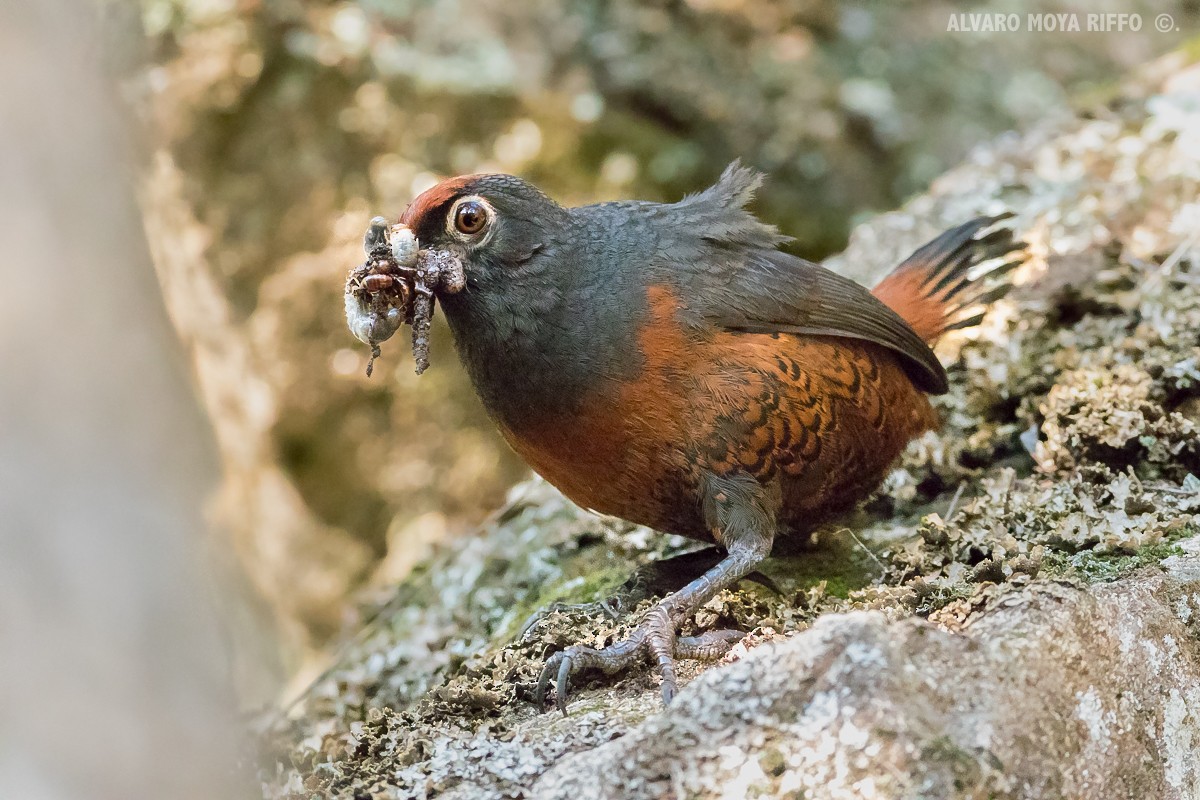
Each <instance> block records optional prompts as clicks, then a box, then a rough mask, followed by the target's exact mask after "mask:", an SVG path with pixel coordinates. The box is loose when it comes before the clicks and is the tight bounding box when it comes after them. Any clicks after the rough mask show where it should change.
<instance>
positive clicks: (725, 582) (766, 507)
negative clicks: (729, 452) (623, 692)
mask: <svg viewBox="0 0 1200 800" xmlns="http://www.w3.org/2000/svg"><path fill="white" fill-rule="evenodd" d="M704 494H705V497H704V511H705V516H706V518H707V519H708V521H709V522H710V524H711V525H712V526H713V529H714V530H715V531H717V532H718V533H719V534H720V536H719V538H720V539H721V541H722V542H723V543H724V545H725V547H726V549H727V550H728V555H727V556H726V557H725V558H724V559H723V560H721V562H720V563H718V564H717V565H716V566H714V567H712V568H711V569H709V570H707V571H706V572H705V573H704V574H703V575H701V576H700V577H699V578H696V579H695V580H693V581H691V582H690V583H688V584H687V585H686V586H684V587H683V588H682V589H680V590H679V591H677V592H675V593H674V594H672V595H670V596H668V597H667V598H665V599H664V600H663V601H662V602H660V603H659V604H658V605H656V606H654V607H653V608H651V609H650V611H649V612H648V613H647V614H646V617H645V619H643V620H642V623H641V624H640V625H638V627H637V628H636V629H635V630H634V631H633V633H631V634H630V635H629V637H628V638H626V639H624V640H622V641H620V642H617V643H615V644H612V645H609V646H608V647H605V648H602V649H596V648H592V647H583V646H581V645H575V646H573V647H568V648H567V649H566V650H562V651H560V652H558V653H555V654H554V655H552V656H551V657H550V658H549V659H548V660H547V661H546V664H545V666H544V667H543V668H542V673H541V675H540V676H539V677H538V684H537V690H536V692H535V695H534V696H535V702H536V703H537V705H538V707H539V708H541V707H543V706H544V704H545V698H546V691H547V690H548V689H549V687H550V681H551V680H554V683H555V693H556V697H555V703H556V705H557V706H558V708H559V710H561V711H563V712H564V713H565V712H566V698H567V686H568V682H569V680H570V677H571V675H572V673H575V672H578V671H580V670H584V669H593V668H594V669H599V670H602V671H603V672H605V673H607V674H612V673H615V672H618V671H620V670H623V669H625V668H627V667H629V666H630V665H632V664H633V663H635V662H636V661H637V660H638V659H639V658H649V659H650V660H651V661H652V662H653V663H655V664H656V665H657V666H658V671H659V674H660V675H661V676H662V695H663V701H664V702H667V703H669V702H671V699H672V698H673V697H674V696H675V688H676V682H675V659H676V657H679V658H709V659H711V658H719V657H720V656H722V655H724V654H725V653H726V652H727V651H728V650H729V648H730V647H732V646H733V644H734V643H735V642H736V641H738V639H740V638H741V637H742V635H743V634H741V633H740V632H738V631H710V632H708V633H704V634H701V635H700V636H691V637H683V638H678V637H677V636H676V631H677V630H678V628H679V625H680V624H681V623H682V622H684V621H685V620H686V619H687V618H688V617H690V616H691V615H692V614H694V613H695V612H696V610H697V609H698V608H700V606H702V605H704V604H705V603H707V602H708V601H709V600H711V599H712V598H713V597H715V596H716V595H717V594H718V593H719V592H720V591H721V590H722V589H725V588H727V587H729V586H732V585H733V584H735V583H737V582H738V581H739V580H740V579H742V578H743V577H745V576H746V575H748V574H750V573H751V572H753V571H754V568H755V567H756V566H757V565H758V564H759V563H760V562H761V561H762V560H763V559H764V558H766V557H767V555H768V554H769V553H770V552H771V542H772V540H773V538H774V533H775V509H776V508H777V505H778V501H777V500H775V499H774V498H772V497H771V493H769V492H767V491H765V490H764V488H763V487H762V486H761V485H760V484H758V482H757V481H755V480H754V479H753V478H751V477H749V476H735V477H732V478H729V477H717V476H712V477H710V479H708V480H707V481H706V486H705V493H704ZM776 495H777V493H776ZM772 500H774V501H773V502H772Z"/></svg>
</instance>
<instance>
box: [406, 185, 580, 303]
mask: <svg viewBox="0 0 1200 800" xmlns="http://www.w3.org/2000/svg"><path fill="white" fill-rule="evenodd" d="M566 216H567V215H566V211H565V210H564V209H563V208H562V207H561V206H559V205H558V204H557V203H555V202H554V201H553V200H551V199H550V198H549V197H547V196H546V195H545V194H543V193H542V192H541V191H540V190H539V189H538V188H537V187H535V186H533V185H532V184H530V183H528V182H526V181H524V180H521V179H520V178H517V177H514V176H512V175H494V174H485V175H464V176H461V177H458V178H450V179H448V180H445V181H442V182H441V183H439V184H437V185H436V186H434V187H432V188H430V189H428V190H426V191H424V192H422V193H421V194H420V195H419V196H418V197H417V198H416V199H415V200H413V202H412V203H411V204H410V205H409V206H408V208H407V210H405V212H404V214H403V216H401V217H400V224H401V225H402V226H406V227H407V228H408V229H409V230H411V231H412V233H413V235H414V236H415V237H416V240H417V245H418V247H419V248H420V249H422V250H431V251H439V250H440V251H446V252H448V253H452V254H453V255H454V256H456V257H457V258H458V259H459V260H460V261H461V262H462V264H463V270H464V272H465V274H466V278H467V287H468V290H469V291H476V292H478V291H496V292H503V291H504V290H505V288H506V286H508V285H510V284H514V283H516V284H520V283H523V282H524V280H522V278H523V277H526V276H525V273H527V272H529V271H531V270H532V271H536V269H535V268H536V267H537V266H539V265H538V264H537V262H539V261H544V259H538V258H536V257H537V256H538V255H539V254H540V253H543V252H544V251H546V250H547V249H548V248H550V247H551V246H552V245H553V244H554V241H555V239H556V238H557V234H558V233H559V232H560V231H561V230H562V228H563V222H564V220H565V219H566ZM541 266H544V265H541ZM443 299H445V298H443Z"/></svg>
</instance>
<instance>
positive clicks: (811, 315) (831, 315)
mask: <svg viewBox="0 0 1200 800" xmlns="http://www.w3.org/2000/svg"><path fill="white" fill-rule="evenodd" d="M761 182H762V175H761V174H760V173H758V172H755V171H753V170H750V169H747V168H745V167H743V166H741V165H740V164H739V163H738V162H736V161H735V162H734V163H733V164H730V165H729V167H728V168H727V169H726V170H725V172H724V174H722V175H721V178H720V180H718V181H717V183H716V184H714V185H713V186H712V187H710V188H708V189H706V190H705V191H703V192H701V193H699V194H696V195H691V196H689V197H687V198H684V199H683V200H682V201H680V202H679V203H675V204H674V205H670V206H658V207H657V209H658V210H657V212H656V215H658V216H659V217H660V218H659V219H658V220H657V223H658V225H657V230H658V231H660V232H661V235H660V237H659V242H660V246H661V247H662V249H661V250H660V252H661V253H663V254H664V261H667V262H669V263H670V264H671V265H672V268H673V271H674V272H675V279H676V280H678V281H680V282H681V283H683V284H686V287H685V289H686V291H685V296H686V297H687V298H688V302H687V305H688V307H689V311H690V312H691V313H692V314H694V315H696V316H698V317H699V318H700V319H701V320H702V321H703V322H704V323H705V324H711V325H717V326H720V327H723V328H726V329H728V330H733V331H746V332H753V333H795V334H803V335H808V336H845V337H849V338H852V339H863V340H865V341H868V342H874V343H876V344H878V345H881V346H882V347H886V348H887V349H889V350H891V351H893V352H894V353H896V354H897V355H898V356H900V359H901V362H902V363H903V365H904V367H905V370H906V372H908V374H909V376H910V377H912V379H913V382H914V383H915V384H916V385H917V386H919V387H920V388H921V389H923V390H925V391H927V392H931V393H935V394H940V393H942V392H945V391H946V388H947V386H946V371H945V369H944V368H943V367H942V365H941V363H940V362H939V361H938V360H937V357H936V356H935V355H934V354H933V352H932V351H931V350H930V349H929V347H928V345H926V344H925V342H924V341H922V340H921V337H920V336H918V335H917V334H916V332H915V331H913V329H912V328H911V327H909V325H908V323H906V322H905V321H904V320H903V319H901V317H900V316H899V315H898V314H897V313H896V312H895V311H893V310H892V309H890V308H888V306H886V305H885V304H884V303H883V302H882V301H880V300H879V299H878V298H876V297H875V296H874V295H872V294H871V292H870V291H868V290H867V288H866V287H864V286H862V285H860V284H858V283H855V282H854V281H852V280H850V279H848V278H844V277H842V276H841V275H838V274H837V273H834V272H831V271H829V270H827V269H825V268H824V267H821V266H819V265H817V264H813V263H812V262H810V261H805V260H804V259H802V258H798V257H796V256H793V255H789V254H788V253H783V252H781V251H779V250H777V249H776V247H777V246H778V245H779V244H780V243H782V242H784V241H787V237H785V236H781V235H780V234H779V231H778V230H777V229H776V228H775V227H774V226H772V225H767V224H765V223H763V222H761V221H759V220H758V219H757V218H755V217H754V215H753V214H751V213H750V212H749V211H747V210H746V208H745V206H746V204H747V203H748V202H749V201H750V200H751V199H752V198H753V196H754V192H755V190H756V189H757V188H758V186H759V184H760V183H761Z"/></svg>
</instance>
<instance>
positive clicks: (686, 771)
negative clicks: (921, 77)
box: [262, 56, 1200, 800]
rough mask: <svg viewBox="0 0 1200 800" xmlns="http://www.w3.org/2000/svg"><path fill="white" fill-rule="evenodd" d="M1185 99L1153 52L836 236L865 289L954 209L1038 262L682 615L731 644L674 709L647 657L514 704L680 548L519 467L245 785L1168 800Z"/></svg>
mask: <svg viewBox="0 0 1200 800" xmlns="http://www.w3.org/2000/svg"><path fill="white" fill-rule="evenodd" d="M1197 98H1200V66H1198V65H1192V64H1190V63H1189V62H1188V60H1187V59H1186V58H1184V57H1182V56H1180V57H1174V58H1171V59H1168V60H1166V61H1163V62H1159V63H1157V64H1156V65H1154V66H1153V67H1152V68H1150V69H1149V70H1148V71H1147V72H1146V73H1145V74H1144V75H1143V76H1141V77H1140V78H1139V79H1138V80H1137V81H1135V82H1134V83H1132V84H1131V85H1130V86H1129V87H1127V89H1126V91H1125V93H1124V95H1123V97H1122V98H1121V99H1120V100H1118V101H1115V102H1114V103H1112V104H1111V105H1110V106H1109V107H1108V108H1106V109H1103V110H1100V111H1097V112H1096V113H1095V114H1092V115H1090V116H1088V117H1086V118H1083V119H1080V120H1078V121H1077V122H1075V123H1073V124H1070V125H1065V126H1050V127H1046V128H1039V129H1037V130H1034V131H1033V132H1031V133H1029V134H1026V135H1024V136H1021V137H1018V136H1011V137H1005V138H1003V139H1001V140H999V141H997V142H995V143H993V144H991V145H988V146H986V147H981V148H980V149H979V150H978V151H977V152H976V153H975V154H974V155H973V156H972V159H971V160H970V161H969V162H968V163H967V164H964V165H963V166H961V167H960V168H958V169H955V170H953V171H951V172H950V173H947V174H946V175H945V176H943V177H942V178H941V179H939V180H938V181H937V182H935V184H934V186H933V188H932V190H931V191H930V193H929V194H927V195H925V196H922V197H920V198H917V199H916V200H914V201H913V202H912V203H911V204H910V205H909V206H908V207H907V208H906V209H905V210H903V211H900V212H896V213H893V214H888V215H885V216H882V217H880V218H878V219H876V220H874V221H872V222H871V223H869V224H867V225H864V226H862V227H860V228H859V229H858V230H857V231H856V233H855V235H854V237H853V239H852V243H851V247H850V249H849V250H848V251H847V252H846V253H845V254H843V255H842V256H840V257H838V258H837V259H834V260H833V262H832V263H833V264H834V265H835V266H837V267H838V268H839V269H843V270H845V271H846V272H850V273H854V274H856V275H858V276H859V277H863V278H865V279H866V280H868V282H869V280H870V278H871V277H872V276H875V275H878V274H880V273H882V272H883V271H884V270H886V269H887V268H888V267H889V266H890V265H891V264H893V263H894V262H895V261H896V260H898V259H899V258H900V257H902V256H903V255H905V254H906V253H907V251H909V250H910V249H911V248H912V247H914V246H916V245H917V244H919V243H920V242H921V241H923V240H924V239H926V238H928V236H930V235H932V234H934V233H936V232H937V231H938V230H940V229H943V228H945V227H948V226H950V225H951V224H953V223H955V222H958V221H961V220H962V219H964V218H968V217H970V216H972V215H974V214H976V213H979V212H981V211H985V212H990V211H996V210H1000V209H1001V208H1008V209H1011V210H1013V211H1015V212H1016V213H1017V215H1018V216H1017V219H1018V227H1019V229H1020V230H1021V231H1022V232H1023V233H1024V234H1025V236H1026V238H1027V239H1028V240H1029V242H1030V245H1031V250H1032V252H1033V255H1034V257H1033V259H1032V260H1031V263H1030V265H1029V267H1028V268H1027V269H1026V270H1024V272H1023V274H1021V275H1019V276H1018V284H1019V286H1018V289H1017V290H1016V291H1015V292H1014V293H1013V294H1012V295H1011V296H1010V297H1009V298H1008V299H1006V300H1004V301H1002V302H1001V303H1000V304H998V305H997V307H996V308H995V309H994V311H993V313H992V314H991V315H990V316H989V318H988V320H987V322H986V323H985V325H984V326H983V327H982V328H981V329H980V330H978V331H976V332H973V333H972V334H970V335H964V336H962V337H961V338H959V339H957V340H955V341H951V342H948V343H947V347H946V351H945V353H944V356H945V358H946V359H947V361H948V362H951V363H952V366H951V368H950V377H951V391H950V392H949V393H948V394H947V395H946V396H944V397H942V398H939V400H938V404H939V407H940V410H941V412H942V416H943V420H944V426H943V429H942V430H941V431H939V432H936V433H930V434H927V435H926V436H924V437H922V438H921V439H920V440H918V441H917V442H915V443H914V444H913V446H912V447H910V448H909V450H908V451H907V452H906V454H905V455H904V457H903V459H902V460H901V463H900V464H899V465H898V468H897V469H896V471H895V472H894V473H893V474H892V475H891V476H889V478H888V480H887V482H886V483H885V485H884V487H883V488H882V489H881V491H880V492H879V493H877V495H876V497H874V498H873V499H872V500H871V501H870V502H869V503H867V505H866V506H865V508H864V510H863V511H862V512H861V513H859V514H858V515H857V516H856V517H855V518H853V519H849V520H846V521H845V525H844V527H837V526H835V527H831V528H830V529H827V530H823V531H821V532H819V533H818V534H817V535H816V536H815V537H814V538H813V541H810V542H806V543H792V547H791V549H790V550H789V552H787V553H782V552H781V553H777V554H776V557H774V558H772V559H771V560H770V561H769V562H768V563H767V564H766V565H765V566H764V568H763V572H764V573H765V574H766V577H767V578H768V579H769V580H768V581H767V582H768V583H771V584H772V585H773V586H775V587H776V588H777V589H778V591H772V590H770V589H768V588H765V587H763V586H761V585H757V584H753V583H750V582H747V583H745V584H744V585H742V586H740V587H739V588H738V589H737V590H733V591H726V592H723V593H722V594H720V595H719V596H717V597H716V598H714V599H713V600H712V601H711V602H710V603H708V604H707V605H706V606H705V607H704V608H702V609H701V610H700V612H699V613H698V614H697V615H696V619H695V620H694V623H693V624H695V625H696V626H706V627H707V626H715V627H737V628H740V629H742V630H746V631H747V632H748V635H747V637H746V639H745V640H744V641H743V642H742V643H741V644H740V645H739V646H737V647H736V648H735V650H734V652H733V653H731V654H730V655H729V656H728V657H726V659H725V660H724V661H723V662H722V663H719V664H717V665H700V664H695V663H690V662H689V663H685V665H684V670H683V672H682V674H681V676H680V677H681V679H683V680H684V681H685V682H688V681H690V682H689V683H688V685H687V686H686V688H685V689H683V690H682V691H681V693H680V694H679V696H678V697H677V699H676V701H675V703H674V704H673V705H672V706H671V707H670V708H669V709H666V710H663V709H662V708H661V706H660V702H659V700H658V691H657V687H656V686H654V680H655V679H654V678H653V677H652V676H651V673H650V672H649V671H645V672H638V671H635V672H632V673H629V674H625V675H621V676H617V677H604V676H598V677H597V679H596V680H594V681H589V680H588V679H587V678H586V677H585V678H584V679H583V680H581V681H580V685H579V686H577V687H576V688H575V691H574V693H573V695H572V697H573V701H572V705H571V707H570V711H571V713H570V715H569V716H567V717H565V718H564V717H561V716H559V715H557V714H544V713H538V712H537V711H535V710H534V709H532V708H531V707H530V705H529V703H528V698H529V694H530V687H531V684H532V681H533V678H534V676H535V675H536V673H537V670H538V668H539V667H540V665H541V663H542V660H543V659H544V658H545V656H546V655H547V653H549V652H552V651H553V650H556V649H559V648H561V647H563V646H566V645H567V644H570V643H573V642H574V641H579V640H583V641H587V642H591V643H596V644H600V643H603V642H606V641H612V640H613V639H614V638H615V637H618V636H620V635H621V633H622V631H624V630H625V629H626V626H628V625H629V624H630V622H629V619H630V618H629V617H627V616H621V615H620V614H617V615H615V617H614V615H613V614H612V613H610V612H611V611H612V609H613V606H612V605H611V604H609V603H605V602H598V601H600V600H601V599H602V598H604V597H605V596H606V595H607V594H609V593H610V592H613V591H615V590H616V589H617V587H618V585H619V584H620V582H621V580H622V578H623V576H624V575H626V574H628V573H629V572H630V571H631V570H633V569H634V568H635V567H637V566H638V565H641V564H645V563H646V562H647V561H649V560H651V559H653V558H656V557H662V556H664V555H669V554H673V553H677V552H679V547H680V546H681V545H682V544H684V543H683V542H681V541H679V540H671V539H668V538H666V537H659V536H656V535H655V534H653V533H652V532H649V531H645V530H644V529H636V528H631V527H630V526H628V525H625V524H623V523H619V522H615V521H612V520H605V519H601V518H598V517H595V516H592V515H590V514H587V513H585V512H582V511H580V510H578V509H575V508H573V507H572V506H571V505H570V504H569V503H566V502H565V501H564V500H562V499H561V498H560V497H558V496H557V495H556V494H555V493H554V492H553V491H551V490H550V489H549V488H548V487H546V486H545V484H542V483H533V484H530V485H527V486H525V487H522V488H521V489H520V493H519V496H518V497H516V498H514V503H513V504H512V505H511V506H510V507H509V508H508V509H507V510H506V511H505V512H503V513H502V514H501V515H499V516H498V517H497V518H496V519H494V520H493V521H492V522H491V523H490V524H489V525H488V526H486V528H485V529H484V530H483V531H481V535H480V536H479V537H478V538H475V539H471V540H469V541H468V542H466V543H465V544H463V545H462V546H461V549H460V550H458V551H457V552H450V551H446V552H442V553H440V554H438V555H437V556H435V557H434V558H433V559H432V560H430V561H428V562H426V563H425V564H424V565H423V566H422V567H420V568H419V569H418V570H417V572H416V573H415V574H414V575H413V576H412V577H410V578H409V579H408V580H406V581H405V582H404V583H403V584H401V586H400V587H399V589H398V591H397V594H396V596H395V597H394V598H393V600H392V601H391V602H390V603H388V604H387V605H385V606H384V607H383V608H381V609H380V611H379V614H378V617H377V620H376V622H375V623H374V624H373V625H371V626H369V627H368V628H367V629H366V630H364V632H363V633H362V635H361V636H360V637H359V638H358V639H357V640H356V641H354V642H352V643H351V644H350V645H349V646H348V647H347V649H346V650H345V651H344V653H343V656H342V658H341V659H340V661H339V663H338V664H337V665H336V666H335V667H334V668H332V669H331V670H330V671H329V672H328V673H327V674H326V675H325V676H323V677H322V678H321V679H320V680H319V681H317V682H316V683H315V684H314V686H313V687H311V688H310V690H309V691H308V692H306V693H305V694H304V696H303V697H302V698H301V702H300V703H299V704H298V705H297V706H296V707H295V708H294V709H292V711H291V714H290V716H288V717H287V718H276V719H269V718H268V719H264V721H263V734H264V743H265V746H266V748H267V749H266V750H265V752H264V757H263V762H262V763H263V767H262V769H263V771H262V775H263V777H264V784H265V786H266V791H267V795H268V796H269V797H272V798H281V797H289V798H299V797H307V796H310V795H313V794H315V795H318V796H344V797H363V796H366V797H381V798H392V797H397V798H399V797H432V796H442V797H462V798H475V797H489V798H490V797H547V798H554V797H568V796H570V797H573V798H586V797H597V798H602V797H634V798H636V797H701V798H720V797H743V796H755V795H756V794H757V795H758V796H764V797H769V796H793V797H805V798H808V799H809V800H813V798H830V799H832V798H859V797H867V798H870V797H879V798H909V797H912V798H917V797H938V798H942V797H945V798H1023V799H1024V798H1031V799H1039V798H1059V797H1064V796H1066V797H1081V798H1097V799H1099V798H1105V799H1106V800H1107V798H1142V797H1162V798H1170V799H1171V800H1176V799H1179V800H1182V799H1183V798H1194V797H1196V796H1197V794H1198V793H1200V692H1198V691H1197V689H1196V688H1195V687H1196V686H1198V685H1200V645H1198V644H1197V642H1200V628H1198V627H1197V626H1198V625H1200V525H1198V522H1197V518H1198V516H1200V514H1198V512H1200V478H1197V475H1196V473H1197V466H1198V465H1197V461H1196V459H1197V449H1196V437H1195V435H1194V431H1195V428H1196V426H1197V424H1198V422H1200V420H1198V418H1197V409H1198V407H1200V382H1198V381H1197V380H1196V378H1195V365H1196V364H1197V363H1198V362H1197V359H1198V358H1200V247H1198V246H1197V240H1198V238H1200V237H1198V236H1197V235H1196V231H1197V227H1196V225H1195V221H1196V215H1197V212H1196V206H1195V202H1196V201H1195V198H1196V197H1197V196H1200V101H1198V100H1197ZM1166 164H1169V165H1170V170H1169V171H1168V170H1167V169H1166V168H1165V166H1164V165H1166ZM638 574H640V575H644V574H646V573H644V572H640V573H638ZM645 583H646V582H645V581H643V582H641V583H639V582H636V581H635V582H634V585H632V586H626V587H625V588H626V589H628V590H629V591H624V592H619V593H618V597H619V598H620V600H619V602H618V605H617V608H618V610H624V611H627V610H629V609H630V608H632V609H633V610H634V611H635V612H636V610H637V608H639V607H641V606H640V604H641V603H643V602H644V596H645V594H646V591H645V590H646V585H645ZM639 588H640V590H641V591H636V590H638V589H639ZM554 601H567V602H576V603H587V605H585V606H583V607H581V608H568V607H558V606H554V605H553V603H554ZM539 608H547V609H548V612H547V613H546V614H544V615H543V616H542V617H541V619H540V620H537V621H535V622H534V623H533V624H532V625H530V626H529V627H527V628H523V626H522V624H521V623H522V621H523V620H525V619H526V618H527V617H528V616H529V615H530V614H531V613H533V612H534V611H536V610H537V609H539ZM634 618H636V617H634Z"/></svg>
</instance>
